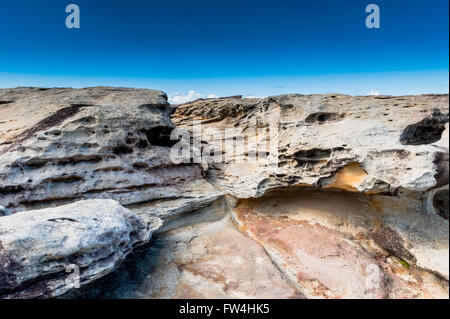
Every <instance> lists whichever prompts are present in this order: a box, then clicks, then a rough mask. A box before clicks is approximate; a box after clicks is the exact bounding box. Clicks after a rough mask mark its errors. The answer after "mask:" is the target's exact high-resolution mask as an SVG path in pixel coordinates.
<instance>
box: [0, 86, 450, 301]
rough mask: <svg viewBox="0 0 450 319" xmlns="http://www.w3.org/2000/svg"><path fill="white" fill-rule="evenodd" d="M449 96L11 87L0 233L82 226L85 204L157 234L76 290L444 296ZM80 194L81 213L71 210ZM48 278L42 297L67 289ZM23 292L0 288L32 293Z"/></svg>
mask: <svg viewBox="0 0 450 319" xmlns="http://www.w3.org/2000/svg"><path fill="white" fill-rule="evenodd" d="M448 102H449V101H448V95H419V96H396V97H391V96H370V97H351V96H346V95H339V94H328V95H283V96H277V97H269V98H265V99H245V98H242V97H239V96H236V97H230V98H219V99H204V100H199V101H195V102H192V103H187V104H184V105H180V106H177V107H176V108H172V107H171V106H170V105H169V104H168V103H167V97H166V95H165V94H164V93H162V92H160V91H152V90H133V89H123V88H106V87H100V88H86V89H80V90H73V89H38V88H19V89H8V90H0V108H1V110H2V112H1V117H0V205H3V206H4V211H9V212H12V213H16V214H13V215H12V216H9V217H0V229H2V225H3V223H6V221H7V220H10V219H11V218H18V217H16V216H18V215H20V216H22V217H21V218H23V219H26V216H28V215H27V214H29V213H28V212H23V211H26V210H30V209H38V208H44V209H43V210H36V211H33V215H40V214H43V216H45V215H46V211H47V210H46V209H45V208H47V207H53V206H59V207H58V208H55V211H54V212H55V214H56V212H59V213H62V214H63V215H66V214H68V215H73V216H72V217H67V218H76V216H77V215H78V214H79V213H78V212H80V214H81V213H82V210H83V209H82V206H83V205H84V204H83V203H86V202H89V201H85V202H83V201H81V202H78V201H79V200H85V199H113V200H116V201H118V202H120V204H122V205H123V206H125V207H127V208H128V209H130V210H131V211H133V212H134V214H135V215H133V216H136V217H135V218H136V219H137V221H136V225H140V226H139V227H138V228H139V229H141V230H140V231H139V232H138V233H139V234H141V233H142V232H144V233H146V235H136V236H137V237H138V238H139V239H133V240H130V241H131V242H133V243H131V244H130V246H127V247H128V248H127V250H126V251H127V253H128V251H129V250H130V249H131V247H133V246H134V245H135V243H144V242H146V241H148V240H149V238H150V234H151V233H152V232H153V231H154V234H153V236H152V237H153V239H152V240H151V242H150V243H148V244H146V245H145V246H142V247H140V248H138V249H136V251H135V252H133V253H132V254H130V255H129V256H130V258H128V259H127V260H126V261H125V262H123V263H122V265H121V266H120V267H119V268H118V269H117V270H116V271H114V272H112V273H110V274H109V275H107V276H105V277H103V278H101V279H99V280H96V281H93V280H94V279H97V278H99V277H101V276H103V275H104V274H105V273H107V272H110V271H111V270H113V269H115V268H117V267H118V265H119V263H120V262H121V261H122V260H123V259H124V258H123V257H124V256H125V255H126V254H127V253H123V254H120V253H119V255H120V256H117V258H115V259H114V262H112V264H113V266H111V267H107V270H105V271H103V270H101V269H103V268H102V263H101V262H99V261H98V260H97V259H95V258H94V259H92V263H91V266H90V267H91V269H95V271H97V272H95V271H94V272H95V273H96V274H95V275H92V276H91V277H88V278H89V279H86V280H85V279H84V278H83V280H82V285H84V284H87V285H86V286H85V287H82V288H81V289H72V290H71V291H70V292H69V293H68V294H65V295H64V297H66V298H69V297H84V298H94V297H95V298H105V297H119V298H305V297H306V298H442V297H444V298H448V272H449V266H448V264H449V262H448V259H449V255H448V252H449V249H448V244H449V226H448V171H449V164H448V148H449V146H448V138H449V137H448V134H449V124H448V113H449V110H448ZM174 128H176V130H174V131H173V129H174ZM186 150H187V152H186ZM174 154H175V155H176V156H175V159H174ZM72 202H76V203H75V204H72V205H74V206H70V207H78V208H77V209H76V212H75V210H74V212H72V213H71V214H69V213H68V212H67V210H66V208H65V207H66V206H60V205H63V204H67V203H72ZM125 211H127V210H125ZM17 212H20V213H17ZM103 213H104V210H101V211H99V212H98V214H103ZM86 214H88V215H89V214H91V215H90V216H91V217H92V218H94V220H95V218H97V217H96V216H98V214H97V213H96V214H93V215H92V212H91V213H88V212H86ZM130 214H133V213H130ZM3 215H6V214H5V213H3ZM0 216H1V215H0ZM127 216H128V215H127ZM43 218H44V217H43ZM86 218H88V217H87V216H86ZM11 220H12V219H11ZM41 222H44V224H45V223H46V221H45V220H44V219H43V220H40V221H39V223H41ZM105 226H107V225H105ZM15 227H16V226H14V227H13V228H15ZM13 230H14V231H16V230H15V229H13ZM81 234H82V233H75V234H73V236H75V237H74V238H79V237H77V236H80V235H81ZM2 236H3V235H2V232H1V231H0V243H2V240H3V239H2ZM83 236H84V235H83ZM92 240H93V241H94V240H95V236H93V237H92ZM56 248H57V247H54V246H51V245H50V246H49V247H48V248H46V250H45V251H48V249H50V250H51V249H56ZM114 250H115V249H114ZM7 251H8V253H9V252H12V251H14V250H11V249H8V250H7ZM119 251H120V250H119ZM27 254H28V252H27V250H26V249H22V250H17V256H22V258H26V256H27ZM69 255H70V254H67V256H69ZM121 256H122V257H121ZM97 263H99V265H98V266H96V264H97ZM38 264H39V263H37V262H36V265H38ZM58 271H59V274H60V271H61V270H60V269H59V268H58ZM2 273H7V274H8V273H11V271H10V270H8V272H5V271H3V272H0V274H2ZM44 273H45V272H43V271H41V270H40V271H38V272H35V273H34V275H33V276H34V277H33V278H36V279H38V280H37V281H36V282H39V281H41V280H44V282H45V280H46V279H45V278H46V277H45V276H44ZM13 274H14V275H15V276H19V277H20V276H26V275H27V273H26V272H23V271H22V272H20V270H17V273H13ZM39 278H41V279H39ZM1 281H2V280H0V282H1ZM52 285H53V286H54V287H57V288H55V289H51V293H48V294H47V296H56V295H59V294H61V293H64V292H65V291H66V290H68V289H65V288H64V287H62V286H61V285H60V286H58V285H56V284H54V283H53V282H51V283H50V284H46V286H47V287H50V286H51V287H53V286H52ZM25 286H26V287H25ZM27 287H30V286H29V285H21V284H20V283H19V284H16V285H15V286H14V287H13V288H7V289H6V288H3V289H4V291H2V292H1V293H2V294H3V296H7V297H11V296H12V297H14V296H24V297H34V296H36V294H32V293H30V289H29V288H27ZM14 294H15V295H14Z"/></svg>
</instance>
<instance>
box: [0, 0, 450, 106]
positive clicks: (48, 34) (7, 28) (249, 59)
mask: <svg viewBox="0 0 450 319" xmlns="http://www.w3.org/2000/svg"><path fill="white" fill-rule="evenodd" d="M69 3H75V4H78V5H79V7H80V10H81V28H80V29H67V28H66V26H65V19H66V16H67V13H65V8H66V6H67V5H68V4H69ZM370 3H375V4H377V5H378V6H379V7H380V11H381V28H380V29H368V28H366V27H365V18H366V16H367V13H366V12H365V7H366V6H367V5H368V4H370ZM448 6H449V5H448V1H446V0H395V1H393V0H368V1H363V0H334V1H332V0H315V1H312V0H311V1H300V0H297V1H288V0H284V1H283V0H278V1H274V0H227V1H223V0H185V1H180V0H164V1H151V0H148V1H144V0H127V1H119V0H67V1H63V0H39V1H35V0H26V1H24V0H15V1H11V0H0V39H1V40H0V87H15V86H46V87H48V86H51V87H53V86H59V87H61V86H72V87H85V86H92V85H114V86H127V87H141V88H142V87H145V88H154V89H161V90H163V91H165V92H166V93H168V94H169V95H171V96H172V98H173V97H174V96H175V95H176V94H177V93H178V95H179V97H180V98H179V99H180V100H181V99H186V98H187V96H188V95H189V96H192V97H193V98H194V97H199V96H208V95H210V94H213V95H217V96H226V95H235V94H243V95H251V96H267V95H276V94H283V93H303V94H309V93H329V92H339V93H347V94H352V95H363V94H369V93H379V94H394V95H399V94H418V93H448V85H449V83H448V56H449V42H448V41H449V33H448V32H449V31H448V24H449V16H448V9H449V8H448ZM189 91H191V93H190V94H189Z"/></svg>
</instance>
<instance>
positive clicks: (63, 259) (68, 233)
mask: <svg viewBox="0 0 450 319" xmlns="http://www.w3.org/2000/svg"><path fill="white" fill-rule="evenodd" d="M159 226H160V220H159V219H158V218H154V219H153V221H152V222H151V223H149V224H144V223H143V222H142V221H141V220H140V219H139V218H138V217H137V216H136V215H135V214H134V213H132V212H131V211H129V210H128V209H125V208H123V207H122V206H120V204H119V203H117V202H116V201H113V200H87V201H79V202H76V203H73V204H70V205H66V206H61V207H57V208H47V209H43V210H38V211H27V212H21V213H16V214H13V215H11V216H7V217H1V218H0V297H2V298H48V297H54V296H57V295H60V294H62V293H65V292H67V291H68V290H70V289H72V288H74V287H76V285H85V284H87V283H89V282H92V281H94V280H96V279H98V278H101V277H103V276H104V275H106V274H108V273H110V272H111V271H113V270H115V269H116V268H117V267H118V266H119V265H120V263H121V262H122V261H123V260H124V258H125V257H126V256H127V255H128V254H129V253H130V252H131V250H132V249H133V247H135V246H136V245H138V244H141V243H145V242H147V241H149V240H150V239H151V234H152V233H153V231H154V230H155V229H157V228H158V227H159ZM71 273H74V274H75V275H74V276H75V277H73V276H72V275H71ZM78 275H79V276H78ZM69 279H73V280H74V282H72V281H71V280H69Z"/></svg>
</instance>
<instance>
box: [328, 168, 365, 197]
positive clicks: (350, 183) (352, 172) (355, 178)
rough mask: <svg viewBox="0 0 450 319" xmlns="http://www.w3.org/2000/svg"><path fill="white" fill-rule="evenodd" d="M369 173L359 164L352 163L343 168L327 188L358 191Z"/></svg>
mask: <svg viewBox="0 0 450 319" xmlns="http://www.w3.org/2000/svg"><path fill="white" fill-rule="evenodd" d="M366 176H367V173H366V172H365V171H364V169H363V168H362V167H361V164H359V163H356V162H354V163H350V164H348V165H346V166H344V167H342V168H341V169H340V170H339V171H337V172H336V175H334V176H333V180H332V182H331V184H329V185H326V186H325V188H339V189H344V190H347V191H350V192H356V191H358V188H357V187H358V185H360V184H361V183H362V182H363V181H364V179H365V178H366Z"/></svg>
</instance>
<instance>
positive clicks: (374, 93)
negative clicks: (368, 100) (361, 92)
mask: <svg viewBox="0 0 450 319" xmlns="http://www.w3.org/2000/svg"><path fill="white" fill-rule="evenodd" d="M369 95H380V93H378V91H373V90H372V91H370V92H369Z"/></svg>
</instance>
